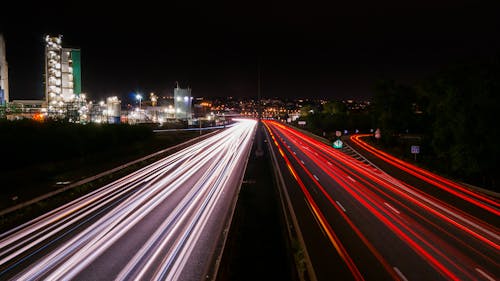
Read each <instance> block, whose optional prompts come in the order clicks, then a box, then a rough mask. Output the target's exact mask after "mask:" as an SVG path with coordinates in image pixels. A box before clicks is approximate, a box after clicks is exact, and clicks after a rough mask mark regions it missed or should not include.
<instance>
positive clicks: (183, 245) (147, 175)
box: [0, 119, 257, 280]
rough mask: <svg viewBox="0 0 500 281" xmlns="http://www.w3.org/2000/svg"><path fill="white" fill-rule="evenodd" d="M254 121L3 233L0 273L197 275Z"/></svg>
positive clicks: (232, 190)
mask: <svg viewBox="0 0 500 281" xmlns="http://www.w3.org/2000/svg"><path fill="white" fill-rule="evenodd" d="M256 124H257V122H256V121H255V120H250V119H241V120H238V123H237V125H235V126H232V127H230V128H227V129H225V130H223V131H221V132H220V133H218V134H216V135H214V136H212V137H210V138H207V139H205V140H203V141H200V142H199V143H197V144H195V145H192V146H190V147H187V148H186V149H183V150H181V151H179V152H177V153H175V154H172V155H171V156H168V157H166V158H164V159H162V160H160V161H157V162H155V163H153V164H151V165H149V166H147V167H145V168H142V169H140V170H138V171H136V172H134V173H131V174H130V175H127V176H125V177H123V178H121V179H119V180H117V181H115V182H113V183H111V184H108V185H106V186H104V187H102V188H100V189H98V190H96V191H94V192H92V193H89V194H87V195H85V196H83V197H81V198H79V199H77V200H75V201H73V202H70V203H68V204H66V205H64V206H62V207H60V208H57V209H56V210H54V211H52V212H50V213H47V214H45V215H43V216H41V217H39V218H37V219H34V220H32V221H30V222H28V223H25V224H24V225H21V226H19V227H17V228H15V229H13V230H11V231H8V232H6V233H4V234H1V235H0V279H1V280H10V279H11V280H42V279H43V280H104V279H106V280H193V279H195V280H196V279H198V280H201V279H202V276H204V274H206V272H204V270H206V269H207V268H208V266H209V264H210V262H211V261H213V260H214V259H215V258H216V257H217V255H218V254H220V253H217V252H216V251H215V249H216V248H217V245H218V244H217V243H220V242H221V240H222V233H223V232H224V227H227V223H228V221H227V220H228V218H229V217H230V213H231V212H232V208H233V206H234V203H235V200H236V197H237V191H238V188H239V186H240V184H241V179H242V177H243V174H244V170H245V167H246V161H247V159H248V155H249V153H250V149H251V146H252V141H253V137H254V134H255V130H256Z"/></svg>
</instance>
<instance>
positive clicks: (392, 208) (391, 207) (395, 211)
mask: <svg viewBox="0 0 500 281" xmlns="http://www.w3.org/2000/svg"><path fill="white" fill-rule="evenodd" d="M384 204H385V205H386V206H387V207H389V209H391V210H392V211H393V212H394V213H396V214H398V215H399V214H400V212H399V211H398V210H397V209H396V208H394V207H393V206H391V205H389V203H387V202H384Z"/></svg>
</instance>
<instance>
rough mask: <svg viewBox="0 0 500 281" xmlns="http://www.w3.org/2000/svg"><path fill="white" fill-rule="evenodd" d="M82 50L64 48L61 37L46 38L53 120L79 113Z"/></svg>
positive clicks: (48, 93) (47, 84) (49, 108)
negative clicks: (73, 112)
mask: <svg viewBox="0 0 500 281" xmlns="http://www.w3.org/2000/svg"><path fill="white" fill-rule="evenodd" d="M80 93H81V60H80V50H79V49H71V48H63V47H62V35H59V36H57V37H54V36H49V35H47V36H46V37H45V101H46V103H47V113H48V115H49V117H52V118H66V117H67V113H68V112H69V111H76V112H77V111H78V110H79V106H80V105H81V103H82V100H81V98H82V97H81V96H80Z"/></svg>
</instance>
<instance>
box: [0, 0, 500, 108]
mask: <svg viewBox="0 0 500 281" xmlns="http://www.w3.org/2000/svg"><path fill="white" fill-rule="evenodd" d="M4 2H5V1H4ZM37 2H43V4H42V3H38V4H31V3H26V2H24V1H16V3H17V4H8V5H7V6H4V5H5V3H3V4H1V5H2V7H0V12H1V15H0V32H2V33H3V34H4V37H5V39H6V48H7V60H8V63H9V76H10V91H11V99H42V98H43V86H42V71H43V50H44V47H43V46H44V43H43V36H44V34H52V35H57V34H62V35H63V46H65V47H77V48H81V53H82V79H83V83H82V88H83V91H84V92H86V93H87V94H88V95H89V97H90V98H91V99H100V98H101V97H104V96H110V95H119V96H122V97H123V98H124V97H126V96H127V95H130V93H132V92H136V91H140V92H143V93H149V92H152V91H154V92H155V93H157V94H160V95H169V94H172V92H173V88H174V86H175V81H178V82H179V83H180V85H181V87H186V86H190V87H191V88H192V93H193V95H194V96H196V97H199V96H205V97H215V96H246V97H255V96H257V77H258V76H257V73H258V71H257V70H258V65H259V63H258V62H259V61H260V69H261V74H262V76H261V77H262V80H261V82H262V95H263V96H267V97H271V96H277V97H320V98H330V99H345V98H354V99H365V98H370V97H371V95H372V92H371V88H372V86H373V83H374V81H376V80H377V79H395V80H397V81H400V82H403V83H412V82H413V81H416V80H418V79H422V78H424V77H426V76H427V75H430V74H432V73H433V72H435V71H437V70H439V69H440V68H442V67H444V66H446V65H448V64H451V63H459V62H466V61H469V60H477V59H490V58H492V57H493V56H495V55H498V54H499V50H500V24H499V23H500V19H499V18H500V10H499V9H498V5H494V4H493V3H494V2H495V1H492V2H484V1H483V2H481V1H470V2H466V1H413V3H409V1H390V2H387V1H386V2H380V1H370V2H368V3H371V4H363V3H360V2H353V1H335V3H339V4H335V3H334V2H333V1H331V2H330V1H329V2H324V3H329V4H321V3H318V2H314V1H303V2H291V1H280V2H277V1H273V2H272V1H262V2H260V1H231V2H215V1H204V2H202V3H199V2H190V1H180V2H177V3H176V2H173V1H165V2H161V1H157V3H154V2H153V3H150V4H147V3H148V2H146V1H137V2H136V3H133V4H129V3H127V2H123V1H122V3H121V4H116V5H115V6H113V5H111V4H103V5H105V6H102V5H95V6H90V5H88V4H83V3H84V2H85V1H73V2H69V1H67V3H63V2H61V3H56V2H49V1H37ZM49 3H53V4H52V5H54V6H55V7H58V8H56V9H54V10H51V8H49V7H48V5H49ZM102 3H104V1H102ZM160 3H164V4H160ZM64 5H66V6H64ZM68 5H69V6H68ZM80 5H87V6H80ZM51 11H54V12H53V14H55V15H56V18H57V19H51V20H47V19H46V18H45V15H47V14H49V13H50V12H51Z"/></svg>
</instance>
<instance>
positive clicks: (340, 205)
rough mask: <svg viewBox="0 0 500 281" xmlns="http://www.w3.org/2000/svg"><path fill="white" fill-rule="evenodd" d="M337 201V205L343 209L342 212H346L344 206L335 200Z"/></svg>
mask: <svg viewBox="0 0 500 281" xmlns="http://www.w3.org/2000/svg"><path fill="white" fill-rule="evenodd" d="M335 202H337V205H339V207H340V209H342V211H344V213H347V211H346V210H345V208H344V206H342V204H340V202H339V201H335Z"/></svg>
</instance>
